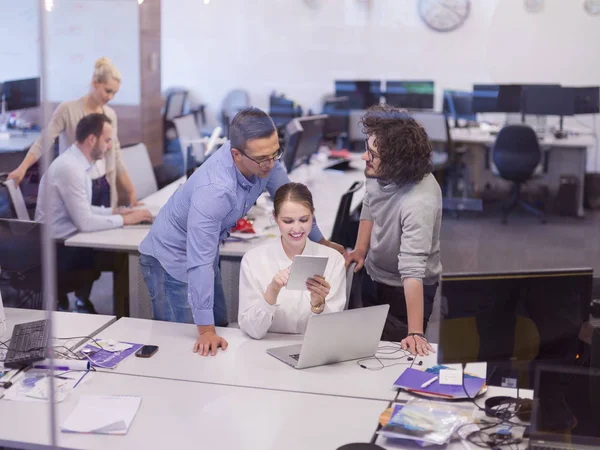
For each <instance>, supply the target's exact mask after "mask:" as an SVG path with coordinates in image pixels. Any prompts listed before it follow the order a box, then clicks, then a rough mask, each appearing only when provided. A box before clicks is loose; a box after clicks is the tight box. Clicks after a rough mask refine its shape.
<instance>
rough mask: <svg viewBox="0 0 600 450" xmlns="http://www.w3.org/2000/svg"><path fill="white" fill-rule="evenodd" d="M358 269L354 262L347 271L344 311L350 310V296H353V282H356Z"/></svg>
mask: <svg viewBox="0 0 600 450" xmlns="http://www.w3.org/2000/svg"><path fill="white" fill-rule="evenodd" d="M355 268H356V263H355V262H353V263H352V264H350V265H349V266H348V268H347V269H346V304H345V305H344V310H346V309H348V306H349V305H350V295H351V294H352V281H353V280H354V269H355Z"/></svg>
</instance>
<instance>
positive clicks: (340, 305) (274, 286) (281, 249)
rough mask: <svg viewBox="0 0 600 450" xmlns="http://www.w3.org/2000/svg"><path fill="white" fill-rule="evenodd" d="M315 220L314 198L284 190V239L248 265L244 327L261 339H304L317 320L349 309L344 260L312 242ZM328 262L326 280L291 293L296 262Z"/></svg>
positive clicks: (279, 208) (278, 210)
mask: <svg viewBox="0 0 600 450" xmlns="http://www.w3.org/2000/svg"><path fill="white" fill-rule="evenodd" d="M313 214H314V205H313V201H312V195H311V193H310V191H309V190H308V188H307V187H306V186H305V185H303V184H299V183H288V184H284V185H283V186H281V187H280V188H279V189H278V190H277V192H276V194H275V200H274V212H273V216H274V218H275V220H276V222H277V225H278V226H279V231H280V232H281V238H280V239H277V240H275V241H274V242H269V243H267V244H265V245H261V246H260V247H256V248H254V249H252V250H250V251H249V252H247V253H246V254H245V255H244V257H243V259H242V266H241V270H240V305H239V313H238V322H239V326H240V328H241V329H242V330H244V331H245V332H246V333H248V334H249V335H250V336H252V337H253V338H255V339H262V338H263V337H264V336H265V335H266V334H267V332H268V331H271V332H276V333H300V334H301V333H304V330H305V329H306V325H307V323H308V319H309V318H310V316H312V315H313V314H325V313H329V312H336V311H341V310H342V309H344V305H345V304H346V271H345V262H344V257H343V256H342V255H341V254H340V253H339V252H337V251H335V250H333V249H331V248H329V247H326V246H324V245H321V244H317V243H315V242H312V241H310V240H308V239H307V237H308V233H309V232H310V230H311V226H312V220H313ZM299 255H302V256H317V257H327V258H328V261H327V266H326V268H325V273H324V275H323V276H322V277H321V276H313V277H312V278H309V279H307V280H306V288H305V289H304V290H289V289H287V288H286V285H287V282H288V279H289V277H290V270H291V268H292V262H293V260H294V257H296V256H299Z"/></svg>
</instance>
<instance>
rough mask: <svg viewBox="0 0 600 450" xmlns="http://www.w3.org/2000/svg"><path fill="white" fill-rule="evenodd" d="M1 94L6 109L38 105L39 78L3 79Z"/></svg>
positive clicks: (11, 109)
mask: <svg viewBox="0 0 600 450" xmlns="http://www.w3.org/2000/svg"><path fill="white" fill-rule="evenodd" d="M2 96H3V97H4V99H5V100H6V109H7V111H18V110H20V109H27V108H35V107H36V106H39V105H40V79H39V78H27V79H23V80H12V81H5V82H4V83H3V84H2Z"/></svg>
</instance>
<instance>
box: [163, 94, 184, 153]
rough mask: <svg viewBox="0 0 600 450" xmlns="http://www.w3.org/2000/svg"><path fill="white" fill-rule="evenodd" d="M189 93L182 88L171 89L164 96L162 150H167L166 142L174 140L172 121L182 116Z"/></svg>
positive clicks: (174, 132) (174, 133)
mask: <svg viewBox="0 0 600 450" xmlns="http://www.w3.org/2000/svg"><path fill="white" fill-rule="evenodd" d="M188 95H189V91H188V90H186V89H182V88H171V89H168V90H167V93H166V95H165V106H164V108H163V111H162V113H163V133H164V148H165V149H166V148H167V144H168V141H169V140H170V139H174V138H175V136H176V135H177V134H176V131H175V124H174V123H173V119H174V118H176V117H179V116H182V115H183V114H184V111H185V106H186V103H187V101H188Z"/></svg>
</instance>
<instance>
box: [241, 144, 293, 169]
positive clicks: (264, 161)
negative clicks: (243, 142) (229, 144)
mask: <svg viewBox="0 0 600 450" xmlns="http://www.w3.org/2000/svg"><path fill="white" fill-rule="evenodd" d="M239 152H240V153H241V154H242V155H244V156H245V157H246V158H248V159H249V160H250V161H252V162H254V163H256V164H258V167H260V168H261V169H263V170H265V169H268V168H269V166H270V165H271V161H278V160H280V159H281V157H282V156H283V149H282V148H280V149H278V150H277V151H276V152H275V153H273V154H272V155H271V156H265V157H264V158H261V159H260V160H258V159H254V158H252V157H251V156H248V154H247V153H246V152H245V151H244V150H239Z"/></svg>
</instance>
